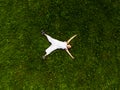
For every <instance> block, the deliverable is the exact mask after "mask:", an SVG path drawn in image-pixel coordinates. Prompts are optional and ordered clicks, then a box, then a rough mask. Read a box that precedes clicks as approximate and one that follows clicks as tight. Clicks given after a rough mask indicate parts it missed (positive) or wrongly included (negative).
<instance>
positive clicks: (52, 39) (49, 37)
mask: <svg viewBox="0 0 120 90" xmlns="http://www.w3.org/2000/svg"><path fill="white" fill-rule="evenodd" d="M44 35H45V36H46V37H47V39H48V41H49V42H50V43H51V44H52V43H53V42H54V40H55V39H54V38H52V37H51V36H49V35H47V34H44Z"/></svg>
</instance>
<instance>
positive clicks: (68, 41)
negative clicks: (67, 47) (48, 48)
mask: <svg viewBox="0 0 120 90" xmlns="http://www.w3.org/2000/svg"><path fill="white" fill-rule="evenodd" d="M76 36H77V35H74V36H72V37H71V38H70V39H69V40H67V44H69V43H70V41H71V40H72V39H74V38H75V37H76Z"/></svg>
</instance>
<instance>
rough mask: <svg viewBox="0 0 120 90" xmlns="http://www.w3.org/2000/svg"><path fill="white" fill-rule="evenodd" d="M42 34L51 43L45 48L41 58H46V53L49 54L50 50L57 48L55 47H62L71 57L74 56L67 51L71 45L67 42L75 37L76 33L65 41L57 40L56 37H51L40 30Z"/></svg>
mask: <svg viewBox="0 0 120 90" xmlns="http://www.w3.org/2000/svg"><path fill="white" fill-rule="evenodd" d="M42 34H43V35H45V36H46V37H47V39H48V41H49V42H50V43H51V45H50V46H49V47H48V48H47V49H46V50H45V52H46V54H45V55H44V56H43V59H45V58H46V56H47V55H49V54H50V53H51V52H53V51H55V50H57V49H63V50H66V52H67V53H68V54H69V55H70V57H71V58H72V59H74V57H73V56H72V54H71V53H70V52H69V50H68V49H70V48H71V45H70V44H69V43H70V41H71V40H72V39H73V38H75V37H76V36H77V35H74V36H72V37H71V38H70V39H69V40H67V41H59V40H57V39H54V38H52V37H51V36H49V35H47V34H46V33H45V32H44V31H42Z"/></svg>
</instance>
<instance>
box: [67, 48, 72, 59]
mask: <svg viewBox="0 0 120 90" xmlns="http://www.w3.org/2000/svg"><path fill="white" fill-rule="evenodd" d="M65 50H66V52H67V53H68V54H69V55H70V57H71V58H72V59H74V57H73V56H72V55H71V53H70V52H69V51H68V49H65Z"/></svg>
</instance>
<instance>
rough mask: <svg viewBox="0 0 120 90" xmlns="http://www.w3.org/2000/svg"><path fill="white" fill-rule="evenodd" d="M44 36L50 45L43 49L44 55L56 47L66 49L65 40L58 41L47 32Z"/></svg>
mask: <svg viewBox="0 0 120 90" xmlns="http://www.w3.org/2000/svg"><path fill="white" fill-rule="evenodd" d="M45 36H46V37H47V39H48V41H49V42H50V43H51V45H50V46H49V47H48V48H47V49H46V50H45V51H46V55H48V54H50V53H51V52H52V51H54V50H56V49H67V42H63V41H59V40H57V39H54V38H52V37H51V36H49V35H47V34H45Z"/></svg>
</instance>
